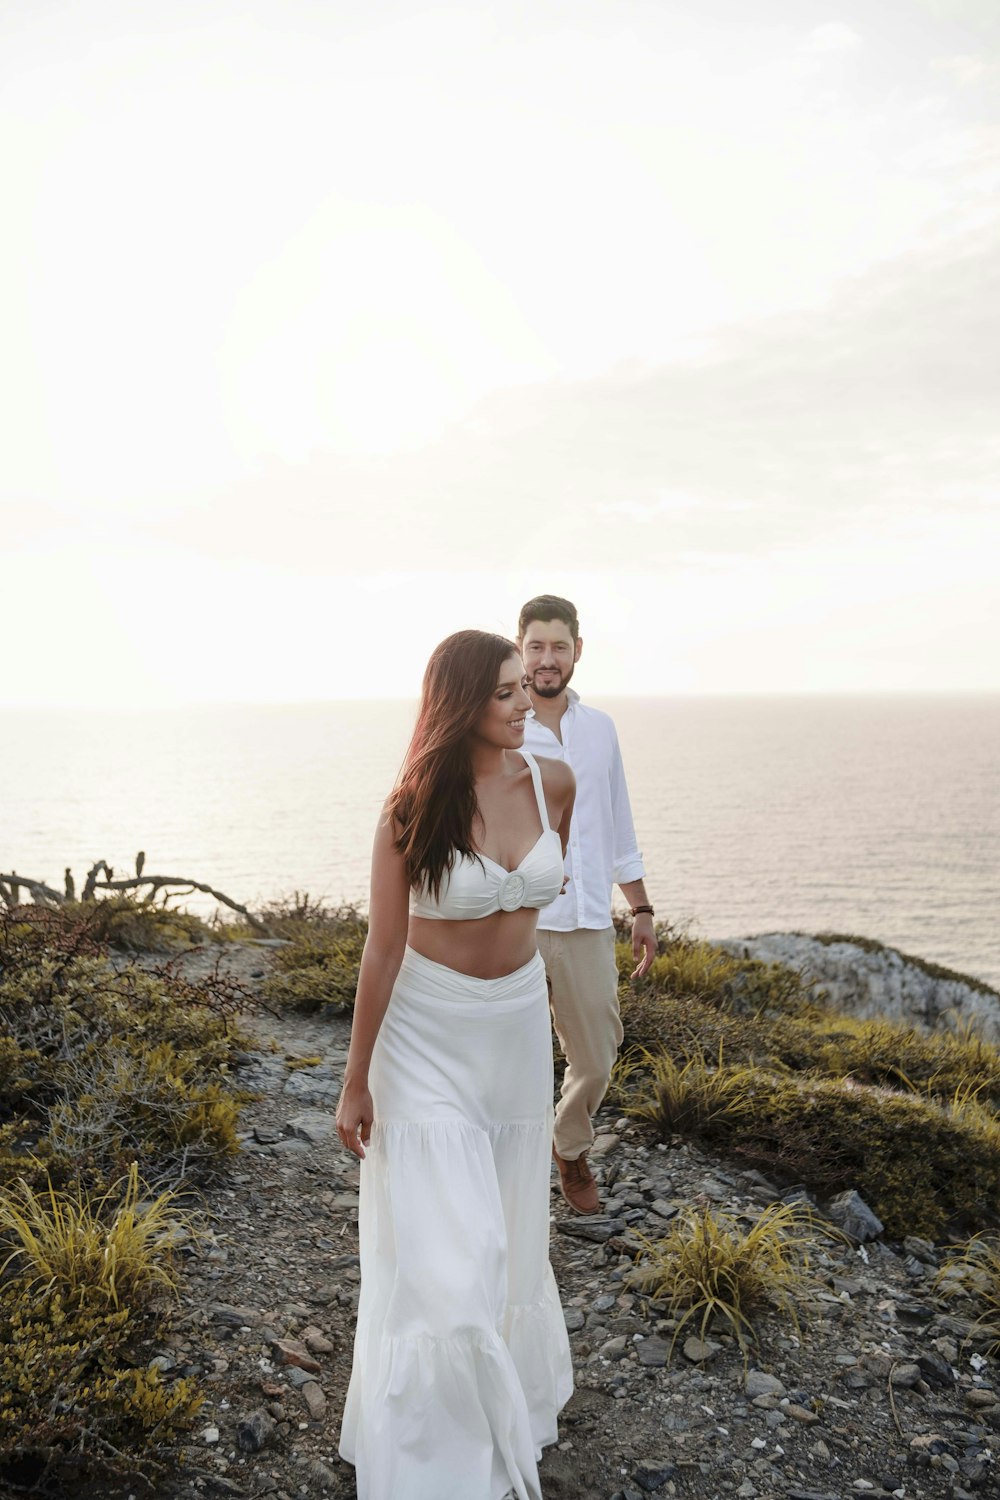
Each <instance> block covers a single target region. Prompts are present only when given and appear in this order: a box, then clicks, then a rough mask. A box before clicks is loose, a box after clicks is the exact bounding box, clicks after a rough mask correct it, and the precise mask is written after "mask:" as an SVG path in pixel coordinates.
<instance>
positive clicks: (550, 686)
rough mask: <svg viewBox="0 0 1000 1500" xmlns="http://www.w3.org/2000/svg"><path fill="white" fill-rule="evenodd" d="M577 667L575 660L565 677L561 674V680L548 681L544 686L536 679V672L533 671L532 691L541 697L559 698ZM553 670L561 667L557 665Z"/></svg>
mask: <svg viewBox="0 0 1000 1500" xmlns="http://www.w3.org/2000/svg"><path fill="white" fill-rule="evenodd" d="M575 669H576V663H575V662H574V664H573V666H572V667H570V669H569V671H568V672H567V673H566V676H565V677H563V676H562V675H561V674H560V677H559V681H558V682H557V683H546V684H545V685H544V687H543V686H541V685H540V684H539V683H538V682H537V681H536V674H535V673H534V672H533V673H532V674H531V691H532V692H533V693H535V694H536V695H537V696H538V697H539V698H558V697H559V694H560V693H561V692H562V690H563V688H566V687H568V686H569V684H570V682H571V680H572V677H573V673H574V671H575ZM553 670H554V671H558V670H559V669H558V667H556V668H554V669H553Z"/></svg>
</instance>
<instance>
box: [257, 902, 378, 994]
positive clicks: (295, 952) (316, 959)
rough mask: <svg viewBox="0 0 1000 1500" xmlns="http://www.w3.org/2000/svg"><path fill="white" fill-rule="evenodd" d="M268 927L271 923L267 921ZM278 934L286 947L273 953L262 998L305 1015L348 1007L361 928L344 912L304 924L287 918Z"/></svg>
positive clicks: (354, 987)
mask: <svg viewBox="0 0 1000 1500" xmlns="http://www.w3.org/2000/svg"><path fill="white" fill-rule="evenodd" d="M268 921H269V923H272V922H273V919H272V918H271V917H270V916H269V917H268ZM284 931H285V933H286V934H287V935H288V936H289V938H290V942H289V946H288V947H287V948H279V949H277V950H276V951H275V955H274V966H273V968H272V971H271V973H270V974H269V975H268V977H267V979H266V980H265V981H264V983H263V985H262V986H261V994H262V996H263V998H264V999H265V1000H266V1001H268V1002H270V1003H271V1004H273V1005H279V1006H287V1007H290V1008H292V1009H295V1010H301V1011H306V1012H312V1011H317V1010H320V1009H322V1008H323V1007H324V1006H326V1005H332V1006H335V1007H337V1008H339V1009H348V1008H349V1007H350V1006H352V1005H353V1004H354V996H355V994H356V993H357V988H358V970H359V969H360V966H361V955H362V952H363V951H364V946H365V938H366V937H367V935H368V924H367V922H366V921H365V920H364V919H363V918H361V917H359V916H358V914H357V912H356V911H354V910H353V908H350V907H347V908H343V909H341V910H339V911H336V912H324V913H323V914H322V915H321V916H319V917H312V918H308V919H307V918H302V917H291V918H289V919H288V920H287V921H286V923H285V927H284Z"/></svg>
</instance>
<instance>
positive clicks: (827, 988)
mask: <svg viewBox="0 0 1000 1500" xmlns="http://www.w3.org/2000/svg"><path fill="white" fill-rule="evenodd" d="M716 946H717V947H719V948H722V949H723V950H724V951H725V952H727V953H732V954H735V955H737V956H739V957H741V958H759V959H761V960H763V962H765V963H779V964H784V965H785V966H786V967H787V968H790V969H795V970H797V971H798V973H799V974H801V975H802V977H803V979H805V980H806V982H807V983H809V984H810V985H811V987H812V988H813V989H814V991H815V992H816V994H817V996H819V995H820V994H821V993H822V992H825V994H826V997H827V1001H828V1003H829V1005H830V1006H831V1007H832V1008H833V1009H835V1010H842V1011H847V1012H848V1013H849V1014H850V1015H855V1016H860V1017H862V1018H864V1019H871V1020H885V1021H895V1022H900V1023H902V1024H904V1025H909V1026H914V1027H916V1028H918V1029H919V1030H922V1031H941V1030H949V1031H952V1030H959V1031H962V1030H963V1029H964V1028H965V1027H969V1028H971V1029H972V1030H973V1031H974V1033H975V1035H977V1036H981V1037H982V1038H983V1039H984V1040H985V1041H989V1042H993V1043H994V1044H1000V994H998V993H997V992H996V990H991V989H990V988H989V987H988V986H987V985H983V984H981V983H979V981H977V980H974V979H968V980H966V979H964V978H962V976H960V975H956V976H955V977H953V978H948V977H943V976H939V975H936V974H934V973H933V972H928V969H927V968H926V967H925V966H924V965H922V964H921V963H920V962H919V960H913V959H910V958H908V957H907V956H906V955H905V954H903V953H900V952H899V951H898V949H896V948H888V947H883V946H882V945H881V944H878V945H874V946H873V947H868V946H867V945H866V946H862V945H861V944H859V943H851V942H831V941H830V940H829V939H821V938H819V937H808V936H806V935H805V934H803V933H794V932H765V933H760V934H759V935H758V936H756V937H749V938H727V939H725V940H724V941H722V942H719V943H717V945H716Z"/></svg>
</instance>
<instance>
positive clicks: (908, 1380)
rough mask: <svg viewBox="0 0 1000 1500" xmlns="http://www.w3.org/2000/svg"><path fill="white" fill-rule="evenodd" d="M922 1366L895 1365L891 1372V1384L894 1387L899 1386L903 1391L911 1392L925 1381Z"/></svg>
mask: <svg viewBox="0 0 1000 1500" xmlns="http://www.w3.org/2000/svg"><path fill="white" fill-rule="evenodd" d="M923 1378H924V1377H923V1375H922V1373H921V1370H920V1366H919V1365H917V1364H910V1363H904V1364H900V1365H893V1367H892V1369H891V1370H890V1372H889V1382H890V1384H891V1385H893V1386H899V1387H900V1388H901V1389H902V1390H904V1391H905V1390H909V1389H911V1388H912V1387H913V1386H915V1385H916V1384H917V1383H918V1381H921V1380H923Z"/></svg>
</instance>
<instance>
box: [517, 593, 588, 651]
mask: <svg viewBox="0 0 1000 1500" xmlns="http://www.w3.org/2000/svg"><path fill="white" fill-rule="evenodd" d="M533 620H561V621H562V622H563V624H564V625H566V626H568V628H569V633H570V635H571V636H572V637H573V639H574V641H577V640H579V639H580V621H579V620H578V619H577V617H576V605H575V604H571V603H570V602H569V600H568V599H560V597H559V595H558V594H539V595H538V597H537V598H536V599H529V600H528V602H527V604H525V605H524V606H523V608H522V610H521V613H520V615H519V616H518V620H517V638H518V640H520V639H521V637H522V636H523V635H524V632H525V631H526V630H527V628H528V626H529V625H530V624H531V622H532V621H533Z"/></svg>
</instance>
